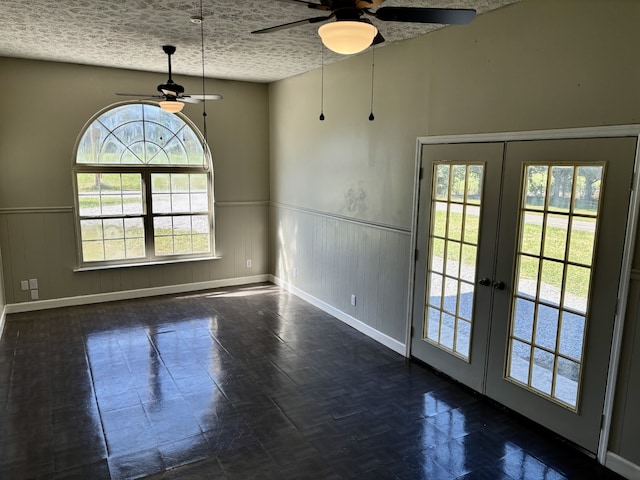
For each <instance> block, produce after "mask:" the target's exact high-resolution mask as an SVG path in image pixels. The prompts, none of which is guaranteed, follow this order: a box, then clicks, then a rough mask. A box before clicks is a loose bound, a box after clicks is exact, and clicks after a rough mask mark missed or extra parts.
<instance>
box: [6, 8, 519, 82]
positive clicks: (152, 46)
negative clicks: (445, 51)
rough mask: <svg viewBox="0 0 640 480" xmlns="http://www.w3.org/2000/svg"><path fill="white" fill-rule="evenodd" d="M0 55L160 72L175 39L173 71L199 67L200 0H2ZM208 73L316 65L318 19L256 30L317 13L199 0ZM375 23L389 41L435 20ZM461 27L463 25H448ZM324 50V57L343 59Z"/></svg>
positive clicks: (231, 75) (256, 76)
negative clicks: (270, 30)
mask: <svg viewBox="0 0 640 480" xmlns="http://www.w3.org/2000/svg"><path fill="white" fill-rule="evenodd" d="M516 1H518V0H387V1H386V2H385V4H384V5H385V6H407V7H450V8H463V7H464V8H475V9H476V10H477V11H478V14H482V13H486V12H488V11H490V10H493V9H495V8H499V7H502V6H504V5H507V4H510V3H515V2H516ZM1 12H2V17H3V19H2V27H1V28H0V56H5V57H20V58H30V59H40V60H52V61H59V62H70V63H81V64H89V65H102V66H108V67H118V68H127V69H134V70H146V71H154V72H166V68H167V61H166V56H165V54H164V53H163V52H162V48H161V46H162V45H167V44H169V45H175V46H176V47H177V51H176V54H175V55H174V56H173V58H172V63H173V72H174V73H176V74H183V75H196V76H200V75H202V63H201V36H200V26H199V25H194V24H193V23H191V22H190V21H189V18H190V17H191V16H195V15H199V14H200V1H199V0H126V1H107V0H56V1H51V0H28V1H25V0H2V2H1ZM203 13H204V15H203V16H204V19H205V20H204V23H203V28H204V41H205V65H206V68H205V75H206V76H207V77H212V78H223V79H234V80H247V81H257V82H271V81H274V80H280V79H282V78H286V77H290V76H293V75H296V74H299V73H303V72H306V71H308V70H311V69H314V68H316V67H318V66H319V65H320V63H321V51H322V50H321V42H320V39H319V37H318V36H317V34H316V30H317V28H318V26H317V25H311V24H305V25H302V26H298V27H295V28H291V29H288V30H282V31H278V32H274V33H270V34H263V35H252V34H251V33H250V32H251V31H252V30H258V29H261V28H265V27H270V26H273V25H279V24H281V23H286V22H292V21H296V20H301V19H305V18H308V17H315V16H319V15H318V14H320V15H323V12H318V11H317V10H311V9H309V8H307V7H306V6H305V5H298V4H295V3H287V2H282V1H276V0H239V1H236V0H203ZM374 23H375V24H376V26H377V27H378V29H379V30H380V32H381V33H382V34H383V35H384V37H385V38H386V43H384V44H382V45H383V46H384V45H389V44H391V43H393V42H397V41H400V40H405V39H408V38H412V37H416V36H419V35H422V34H424V33H427V32H429V31H430V30H433V29H435V28H438V26H436V25H423V24H411V23H397V22H381V21H377V20H375V19H374ZM451 28H464V27H451ZM341 58H344V57H341V56H340V55H337V54H333V53H332V52H328V53H326V54H325V62H327V63H331V62H334V61H337V60H340V59H341Z"/></svg>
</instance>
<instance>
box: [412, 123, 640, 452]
mask: <svg viewBox="0 0 640 480" xmlns="http://www.w3.org/2000/svg"><path fill="white" fill-rule="evenodd" d="M602 137H636V155H635V159H634V164H633V183H632V188H633V190H632V191H631V196H630V199H629V212H628V215H627V230H626V234H625V244H624V253H623V257H622V268H621V270H620V279H619V286H618V309H617V311H616V316H615V319H614V327H613V339H612V344H611V355H610V358H609V372H608V375H607V387H606V391H605V400H604V411H603V412H602V414H603V422H602V429H601V432H600V441H599V444H598V461H599V462H600V463H601V464H604V463H605V461H606V457H607V445H608V443H609V434H610V431H611V417H612V413H613V406H614V399H615V398H614V397H615V389H616V381H617V377H618V367H619V364H620V350H621V347H622V333H623V330H624V319H625V314H626V311H627V297H628V294H629V279H630V277H631V267H632V261H633V247H634V244H635V241H636V232H637V228H638V212H639V211H640V195H639V194H638V192H639V190H640V175H638V167H639V161H640V160H639V155H640V153H639V149H638V146H639V143H640V125H616V126H605V127H586V128H567V129H557V130H532V131H525V132H503V133H478V134H463V135H434V136H425V137H418V139H417V141H416V157H415V169H414V181H413V207H412V214H411V219H412V224H411V249H410V250H409V251H410V259H409V284H408V285H409V292H408V295H407V319H406V336H405V356H406V357H407V358H409V357H410V356H411V324H412V319H413V289H414V286H415V285H414V282H415V251H416V249H417V234H418V231H417V227H418V204H419V194H420V169H421V166H422V146H423V145H433V144H454V143H486V142H510V141H517V140H520V141H522V140H560V139H581V138H602Z"/></svg>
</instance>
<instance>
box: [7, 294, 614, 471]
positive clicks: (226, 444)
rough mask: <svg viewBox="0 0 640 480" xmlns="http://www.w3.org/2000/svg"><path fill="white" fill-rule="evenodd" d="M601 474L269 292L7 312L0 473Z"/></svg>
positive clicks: (537, 434) (542, 436) (528, 429)
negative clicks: (21, 312)
mask: <svg viewBox="0 0 640 480" xmlns="http://www.w3.org/2000/svg"><path fill="white" fill-rule="evenodd" d="M146 476H150V477H151V478H155V479H175V478H193V479H196V478H197V479H203V478H215V479H243V480H244V479H249V478H260V479H343V478H361V479H423V478H424V479H426V478H428V479H454V478H456V479H465V480H470V479H491V480H513V479H545V480H552V479H553V480H555V479H564V478H572V479H573V478H576V479H588V478H602V479H604V478H618V477H616V476H615V475H613V474H612V473H611V472H608V471H607V470H605V469H603V468H600V467H599V466H597V464H596V463H595V461H594V460H592V459H590V458H588V457H587V456H585V455H583V454H582V453H579V452H578V451H576V450H574V449H572V448H570V447H569V446H567V445H565V444H563V443H562V442H560V441H558V440H557V439H554V438H553V437H552V436H550V435H549V434H547V433H544V432H541V431H540V430H538V429H536V428H534V427H532V426H531V425H530V424H529V423H528V422H527V421H525V420H522V419H519V418H517V417H515V416H510V415H508V414H506V413H505V412H503V411H501V410H500V409H498V408H496V407H494V406H492V405H490V404H489V403H488V402H486V401H485V400H483V399H481V398H480V397H478V396H476V395H474V394H471V393H470V392H468V391H467V390H465V389H463V388H461V387H459V386H458V385H456V384H454V383H451V382H449V381H447V380H446V379H443V378H441V377H439V376H437V375H436V374H434V373H433V372H432V371H430V370H429V369H427V368H425V367H423V366H421V365H419V364H416V363H412V362H408V361H406V360H405V359H403V358H402V357H401V356H399V355H397V354H395V353H393V352H391V351H390V350H388V349H386V348H384V347H382V346H380V345H379V344H377V343H376V342H374V341H372V340H370V339H369V338H367V337H365V336H363V335H362V334H360V333H358V332H356V331H355V330H353V329H351V328H350V327H348V326H346V325H344V324H343V323H341V322H339V321H338V320H336V319H334V318H333V317H330V316H329V315H327V314H325V313H323V312H321V311H319V310H318V309H316V308H315V307H313V306H311V305H309V304H307V303H305V302H303V301H301V300H299V299H298V298H296V297H294V296H292V295H290V294H287V293H284V292H282V291H280V290H279V289H278V288H276V287H274V286H273V285H269V284H262V285H253V286H247V287H238V288H232V289H220V290H213V291H208V292H204V293H198V294H189V295H178V296H166V297H157V298H154V299H140V300H133V301H123V302H114V303H107V304H99V305H90V306H81V307H71V308H61V309H53V310H48V311H42V312H32V313H23V314H12V315H9V316H8V319H7V323H6V327H5V331H4V333H3V335H2V339H1V340H0V478H2V479H3V480H5V479H6V480H13V479H27V478H65V479H75V478H77V479H103V478H104V479H108V478H140V477H146Z"/></svg>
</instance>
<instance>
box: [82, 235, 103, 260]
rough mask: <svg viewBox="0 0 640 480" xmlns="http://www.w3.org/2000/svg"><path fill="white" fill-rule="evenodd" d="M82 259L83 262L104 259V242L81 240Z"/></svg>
mask: <svg viewBox="0 0 640 480" xmlns="http://www.w3.org/2000/svg"><path fill="white" fill-rule="evenodd" d="M82 259H83V260H84V261H85V262H97V261H100V260H104V244H103V243H102V240H100V241H83V242H82Z"/></svg>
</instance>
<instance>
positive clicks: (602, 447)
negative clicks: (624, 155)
mask: <svg viewBox="0 0 640 480" xmlns="http://www.w3.org/2000/svg"><path fill="white" fill-rule="evenodd" d="M636 135H640V132H636ZM638 141H640V138H639V139H638V140H636V157H635V159H634V164H633V184H632V189H633V190H632V191H631V195H630V198H629V211H628V212H627V231H626V234H625V240H624V242H625V244H624V254H623V256H622V269H621V271H620V280H619V284H618V310H617V312H616V316H615V320H614V324H613V338H612V340H611V353H610V355H609V371H608V374H607V388H606V390H605V396H604V407H603V412H602V414H603V416H604V421H603V422H602V429H601V431H600V442H599V443H598V461H599V462H600V463H605V462H606V460H607V448H608V447H609V436H610V434H611V420H612V418H613V409H614V406H615V394H616V383H617V381H618V370H619V369H620V354H621V351H622V335H623V331H624V322H625V316H626V313H627V304H628V301H629V298H628V297H629V283H630V280H631V274H632V271H633V270H632V266H633V255H634V249H635V242H636V232H637V229H638V212H639V211H640V175H638V163H639V161H640V158H639V155H640V152H639V149H638Z"/></svg>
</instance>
